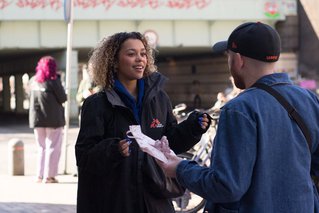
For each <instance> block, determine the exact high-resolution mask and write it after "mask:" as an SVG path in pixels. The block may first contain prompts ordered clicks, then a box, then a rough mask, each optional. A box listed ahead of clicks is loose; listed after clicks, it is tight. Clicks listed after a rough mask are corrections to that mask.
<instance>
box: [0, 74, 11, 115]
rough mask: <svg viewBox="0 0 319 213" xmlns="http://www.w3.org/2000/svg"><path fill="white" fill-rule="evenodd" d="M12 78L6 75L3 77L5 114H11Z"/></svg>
mask: <svg viewBox="0 0 319 213" xmlns="http://www.w3.org/2000/svg"><path fill="white" fill-rule="evenodd" d="M9 78H10V76H8V75H5V76H3V77H2V84H3V111H4V112H10V111H11V109H10V98H11V92H10V82H9Z"/></svg>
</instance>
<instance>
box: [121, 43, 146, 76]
mask: <svg viewBox="0 0 319 213" xmlns="http://www.w3.org/2000/svg"><path fill="white" fill-rule="evenodd" d="M146 65H147V54H146V49H145V47H144V45H143V43H142V41H140V40H139V39H127V40H126V41H124V42H123V44H122V45H121V49H120V51H119V53H118V65H117V72H118V73H117V77H118V79H119V80H120V81H121V82H128V81H136V80H137V79H141V78H142V77H143V74H144V70H145V67H146Z"/></svg>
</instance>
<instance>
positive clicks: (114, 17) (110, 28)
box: [0, 0, 299, 118]
mask: <svg viewBox="0 0 319 213" xmlns="http://www.w3.org/2000/svg"><path fill="white" fill-rule="evenodd" d="M70 2H72V3H73V5H74V7H73V16H72V17H73V22H72V34H71V38H72V39H71V40H72V57H71V59H70V61H71V66H70V67H71V68H70V71H69V75H70V79H71V80H70V84H69V86H68V87H69V88H68V89H69V90H68V91H69V93H70V94H69V95H70V100H69V104H70V106H71V107H70V109H71V113H70V116H71V118H77V113H78V112H77V110H78V108H77V104H76V101H75V94H76V90H77V87H78V82H79V80H80V78H81V77H80V75H79V73H80V71H81V69H80V68H79V67H80V66H81V64H84V63H86V62H87V60H88V54H89V52H90V50H91V49H92V48H93V47H94V46H95V45H96V43H97V42H98V41H99V40H100V39H102V38H103V37H105V36H108V35H111V34H113V33H116V32H120V31H139V32H141V33H144V34H145V35H146V36H147V37H148V38H149V40H150V42H152V44H153V45H154V48H156V50H157V52H156V56H157V57H156V63H157V65H158V68H159V71H160V72H162V73H163V74H164V75H166V76H167V77H168V78H169V82H168V83H167V85H166V90H167V92H168V94H169V96H170V97H171V99H172V101H173V105H176V104H179V103H186V104H187V105H188V106H190V107H192V108H209V107H211V106H212V105H213V103H214V101H215V100H216V95H217V93H218V92H219V91H223V90H225V89H226V88H227V87H229V86H231V82H230V81H229V73H228V68H227V61H226V58H225V57H224V56H221V55H213V54H212V53H211V46H212V44H213V43H215V42H217V41H219V40H225V39H227V37H228V36H229V34H230V33H231V31H232V30H233V29H234V28H235V27H236V26H238V25H239V24H241V23H243V22H246V21H261V22H264V23H267V24H270V25H272V26H273V27H275V28H277V29H278V31H279V32H280V34H281V35H282V36H283V44H284V45H286V46H285V47H284V48H283V54H282V57H281V59H280V62H279V64H278V68H277V70H278V71H282V72H288V73H289V74H290V75H291V77H292V78H298V48H299V47H298V45H299V43H298V36H299V31H298V29H299V25H298V20H299V19H298V1H297V0H243V1H238V0H132V1H131V0H130V1H127V0H113V1H99V0H72V1H64V2H63V1H61V0H38V1H36V0H12V1H9V0H0V111H1V112H15V113H26V112H27V108H28V106H27V101H26V100H27V86H26V85H27V83H26V82H27V80H28V79H29V78H30V77H31V76H32V75H33V74H34V72H35V71H34V70H35V66H36V62H37V60H38V59H39V58H40V57H41V56H43V55H48V54H49V55H52V56H54V57H55V58H56V59H57V60H58V63H59V69H60V70H61V72H62V74H65V73H66V61H67V45H68V43H67V37H68V36H69V35H70V30H68V29H69V28H68V26H70V24H67V22H66V21H65V20H68V19H69V18H70V16H69V9H68V8H69V7H67V6H66V7H64V5H68V4H69V3H70ZM288 30H291V33H288ZM289 32H290V31H289ZM296 32H297V33H296ZM296 43H297V44H296ZM64 76H65V75H64Z"/></svg>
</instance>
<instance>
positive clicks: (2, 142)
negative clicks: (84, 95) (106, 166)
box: [0, 115, 79, 213]
mask: <svg viewBox="0 0 319 213" xmlns="http://www.w3.org/2000/svg"><path fill="white" fill-rule="evenodd" d="M78 131H79V128H78V127H77V126H70V128H69V130H68V144H69V145H68V146H67V148H66V149H67V152H62V155H61V160H60V164H59V175H58V176H57V179H58V180H59V183H57V184H44V183H35V169H36V157H37V149H36V145H35V143H34V135H33V130H32V129H30V128H29V127H28V122H27V118H24V117H22V118H17V117H13V118H7V117H4V116H2V115H0V213H9V212H10V213H42V212H43V213H60V212H61V213H75V212H76V210H75V209H76V206H75V205H76V192H77V177H74V176H73V174H75V173H76V164H75V156H74V144H75V141H76V137H77V134H78ZM13 138H16V139H19V140H21V141H22V142H23V143H24V175H23V176H11V175H9V174H8V162H9V161H8V152H9V150H8V143H9V141H10V140H11V139H13ZM63 148H65V145H64V147H63ZM65 159H66V160H65Z"/></svg>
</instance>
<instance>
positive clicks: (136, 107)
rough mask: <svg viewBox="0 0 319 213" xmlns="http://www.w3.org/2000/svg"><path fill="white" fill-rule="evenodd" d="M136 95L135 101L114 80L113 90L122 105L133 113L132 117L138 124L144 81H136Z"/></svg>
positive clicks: (116, 80)
mask: <svg viewBox="0 0 319 213" xmlns="http://www.w3.org/2000/svg"><path fill="white" fill-rule="evenodd" d="M137 88H138V95H137V101H135V98H134V97H133V96H132V95H131V94H130V93H129V92H128V91H127V90H126V88H125V87H124V86H123V84H122V83H121V82H120V81H119V80H118V79H115V82H114V90H115V92H116V93H117V94H118V95H119V96H120V98H121V100H122V101H123V102H124V104H125V105H126V106H127V107H128V108H130V109H131V110H132V111H133V114H134V117H135V119H136V121H137V123H138V124H140V123H141V112H142V100H143V97H144V79H139V80H137Z"/></svg>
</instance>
